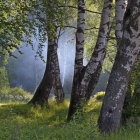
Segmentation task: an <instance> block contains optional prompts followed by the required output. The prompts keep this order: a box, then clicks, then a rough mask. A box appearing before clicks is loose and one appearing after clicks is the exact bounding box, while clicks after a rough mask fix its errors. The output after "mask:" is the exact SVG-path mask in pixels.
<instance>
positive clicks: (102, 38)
mask: <svg viewBox="0 0 140 140" xmlns="http://www.w3.org/2000/svg"><path fill="white" fill-rule="evenodd" d="M111 7H112V0H105V1H104V7H103V11H102V17H101V23H100V28H99V34H98V39H97V42H96V45H95V48H94V52H93V54H92V57H91V59H90V61H89V63H88V64H87V66H86V70H85V74H84V76H83V79H82V81H81V86H80V91H79V93H80V95H83V96H85V98H86V100H88V99H89V98H90V96H91V93H89V89H90V88H92V89H94V88H95V86H96V85H97V82H98V80H99V76H100V73H101V70H102V65H103V61H104V58H105V54H106V46H107V35H108V32H109V23H110V14H111Z"/></svg>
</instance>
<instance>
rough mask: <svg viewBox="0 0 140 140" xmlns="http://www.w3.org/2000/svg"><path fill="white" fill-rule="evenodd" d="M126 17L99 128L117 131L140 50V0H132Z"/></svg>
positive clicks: (103, 130)
mask: <svg viewBox="0 0 140 140" xmlns="http://www.w3.org/2000/svg"><path fill="white" fill-rule="evenodd" d="M128 4H129V5H128V7H127V11H126V13H125V17H124V25H123V26H124V30H123V31H124V32H123V38H122V41H121V43H120V47H119V49H118V52H117V56H116V59H115V63H114V65H113V69H112V72H111V75H110V78H109V82H108V86H107V89H106V94H105V98H104V101H103V105H102V109H101V113H100V117H99V128H100V130H101V132H111V131H115V130H116V129H118V128H119V126H120V121H121V114H122V108H123V104H124V99H125V93H126V91H127V86H128V81H129V78H130V73H131V70H132V67H133V65H134V62H135V60H136V59H137V56H138V54H139V51H140V0H135V1H130V2H129V3H128Z"/></svg>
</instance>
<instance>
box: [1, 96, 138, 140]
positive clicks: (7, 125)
mask: <svg viewBox="0 0 140 140" xmlns="http://www.w3.org/2000/svg"><path fill="white" fill-rule="evenodd" d="M101 99H102V96H100V97H98V98H97V97H96V99H95V98H94V99H92V100H91V102H90V103H89V104H88V105H87V106H86V107H85V109H84V112H85V113H84V114H80V113H77V115H75V119H74V121H72V122H69V123H67V122H66V115H67V110H68V104H69V103H68V101H65V102H64V103H63V104H61V105H59V106H57V105H56V104H55V103H54V102H50V108H49V109H47V110H46V109H45V108H44V109H40V108H39V107H37V108H33V107H32V106H29V105H27V104H23V103H15V104H13V103H11V104H10V103H8V104H0V140H140V129H138V128H137V129H134V128H133V129H121V130H120V131H119V132H116V133H113V134H111V135H101V134H100V133H99V131H98V128H97V118H98V115H99V110H100V107H101Z"/></svg>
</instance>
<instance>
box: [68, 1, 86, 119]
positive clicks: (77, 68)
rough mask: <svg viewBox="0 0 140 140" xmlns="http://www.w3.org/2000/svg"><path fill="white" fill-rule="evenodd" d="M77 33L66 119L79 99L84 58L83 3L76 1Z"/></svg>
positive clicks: (75, 107) (71, 113) (74, 108)
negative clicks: (71, 85) (69, 101)
mask: <svg viewBox="0 0 140 140" xmlns="http://www.w3.org/2000/svg"><path fill="white" fill-rule="evenodd" d="M77 17H78V18H77V32H76V54H75V65H74V78H73V87H72V93H71V103H70V109H69V114H68V119H70V118H69V117H71V116H72V115H73V113H74V112H75V111H76V109H77V108H78V107H77V101H78V100H79V98H80V94H77V92H78V90H79V84H80V78H81V72H82V69H83V57H84V41H85V39H84V33H85V1H84V0H78V13H77Z"/></svg>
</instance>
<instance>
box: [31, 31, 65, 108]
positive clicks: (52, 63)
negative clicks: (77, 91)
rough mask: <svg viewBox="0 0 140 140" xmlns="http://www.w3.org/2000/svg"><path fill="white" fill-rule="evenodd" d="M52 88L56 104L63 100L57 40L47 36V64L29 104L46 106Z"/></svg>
mask: <svg viewBox="0 0 140 140" xmlns="http://www.w3.org/2000/svg"><path fill="white" fill-rule="evenodd" d="M53 87H54V89H55V96H56V101H57V102H62V101H63V100H64V92H63V89H62V85H61V80H60V69H59V62H58V55H57V38H56V32H55V36H54V37H53V35H50V34H48V53H47V64H46V69H45V73H44V76H43V79H42V81H41V83H40V85H39V87H38V88H37V90H36V92H35V94H34V96H33V98H32V100H31V101H30V102H29V103H32V104H34V105H35V104H39V105H41V106H42V105H44V104H45V105H48V98H49V95H50V93H51V89H52V88H53Z"/></svg>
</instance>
